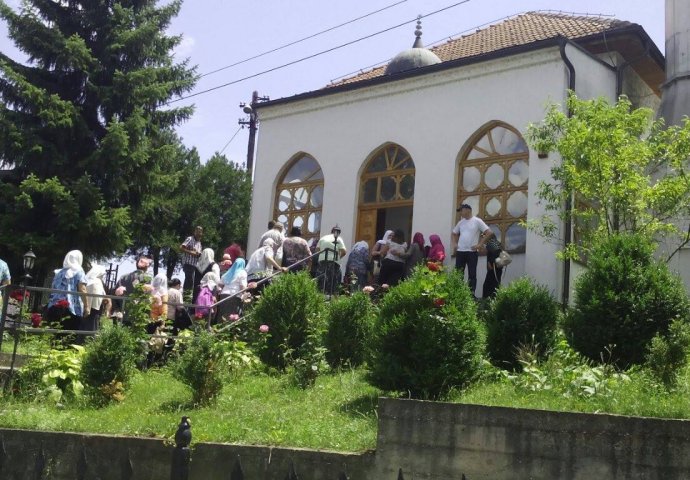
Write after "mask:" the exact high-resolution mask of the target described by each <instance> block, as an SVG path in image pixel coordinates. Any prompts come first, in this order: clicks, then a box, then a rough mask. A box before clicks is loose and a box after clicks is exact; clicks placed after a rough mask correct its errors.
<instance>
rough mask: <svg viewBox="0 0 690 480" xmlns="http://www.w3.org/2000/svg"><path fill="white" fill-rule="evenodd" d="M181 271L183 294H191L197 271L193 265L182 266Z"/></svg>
mask: <svg viewBox="0 0 690 480" xmlns="http://www.w3.org/2000/svg"><path fill="white" fill-rule="evenodd" d="M182 271H183V272H184V284H183V285H182V288H183V289H184V291H185V292H191V291H193V289H194V285H195V280H196V277H197V276H198V275H199V271H198V270H197V269H196V267H195V266H194V265H188V264H184V265H182Z"/></svg>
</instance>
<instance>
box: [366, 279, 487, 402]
mask: <svg viewBox="0 0 690 480" xmlns="http://www.w3.org/2000/svg"><path fill="white" fill-rule="evenodd" d="M379 305H380V310H379V314H378V316H377V319H376V322H375V324H374V329H373V335H372V342H371V358H370V359H369V365H370V368H371V375H370V380H371V381H372V383H373V384H374V385H376V386H378V387H380V388H382V389H384V390H398V391H407V392H409V393H410V394H411V395H413V396H415V397H420V396H421V397H437V396H439V395H441V394H443V393H446V392H447V391H448V390H449V389H450V388H459V389H462V388H464V387H466V386H468V385H469V384H470V383H471V382H473V381H474V380H475V379H477V377H478V375H479V374H480V372H481V368H482V354H483V352H484V346H485V332H484V328H483V326H482V325H481V323H480V322H479V321H478V319H477V313H476V308H477V307H476V305H475V302H474V300H473V298H472V295H471V294H470V290H469V288H468V287H467V284H466V283H465V282H464V281H463V279H462V277H461V276H460V275H458V274H457V273H456V272H452V273H443V272H438V273H437V272H431V271H429V270H428V269H427V268H419V269H417V270H415V271H414V273H413V274H412V276H411V277H410V278H409V279H408V280H407V281H405V282H403V283H401V284H399V285H397V286H396V287H393V288H391V290H390V292H389V293H387V294H386V296H385V297H383V299H382V300H381V303H380V304H379Z"/></svg>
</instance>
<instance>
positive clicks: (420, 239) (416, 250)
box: [405, 232, 426, 277]
mask: <svg viewBox="0 0 690 480" xmlns="http://www.w3.org/2000/svg"><path fill="white" fill-rule="evenodd" d="M425 259H426V255H425V253H424V235H422V234H421V233H420V232H417V233H415V234H414V237H413V238H412V243H411V244H410V247H409V248H408V249H407V252H405V277H408V276H409V275H410V273H412V270H414V268H415V267H416V266H417V265H421V264H423V263H424V260H425Z"/></svg>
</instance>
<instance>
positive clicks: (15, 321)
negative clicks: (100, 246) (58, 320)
mask: <svg viewBox="0 0 690 480" xmlns="http://www.w3.org/2000/svg"><path fill="white" fill-rule="evenodd" d="M324 254H325V255H324ZM322 255H324V257H325V258H324V259H323V260H322V261H324V262H333V260H329V256H330V255H333V258H336V259H337V258H338V257H337V252H336V251H335V250H334V249H330V248H327V249H323V250H319V251H316V252H314V253H313V254H311V255H309V256H308V257H306V258H304V259H302V260H299V261H298V262H295V263H294V264H291V265H290V266H289V267H287V268H288V272H290V271H295V270H297V269H299V267H301V266H304V265H306V264H308V263H309V262H310V261H311V260H313V259H314V258H318V257H320V256H322ZM282 273H283V272H282V270H281V271H276V272H273V273H271V274H270V275H267V276H265V277H263V278H261V279H259V280H257V281H256V282H252V283H255V284H256V286H255V285H252V288H249V286H247V287H246V288H243V289H242V290H240V291H238V292H235V293H234V294H231V295H228V296H227V297H224V298H222V299H220V300H218V301H217V302H215V303H213V304H212V305H198V304H194V303H175V304H170V305H174V306H175V307H176V308H183V309H185V310H186V311H187V312H190V311H191V312H194V311H196V309H197V308H203V309H207V313H206V322H205V326H206V328H207V329H209V330H210V329H211V326H212V324H213V318H214V315H215V312H216V311H217V309H218V307H219V306H221V305H223V304H224V303H225V302H228V301H230V300H231V299H233V298H237V297H240V298H242V297H243V296H244V295H245V294H246V293H251V292H252V291H253V290H254V289H255V288H258V287H260V286H262V285H265V284H267V283H269V282H271V281H272V280H273V279H274V278H275V277H277V276H278V275H280V274H282ZM325 275H326V272H322V273H321V274H317V275H316V276H314V277H313V280H314V281H315V282H317V283H322V285H320V286H321V288H322V289H323V287H324V285H323V283H324V280H325ZM17 290H21V291H22V292H23V295H22V301H21V305H20V306H19V307H18V311H17V306H16V305H13V310H14V311H13V314H12V318H11V319H10V316H9V315H8V308H9V307H10V294H11V292H14V291H17ZM27 292H36V293H41V294H46V293H47V294H52V293H57V294H64V295H72V296H78V297H82V296H86V297H88V298H91V299H93V298H103V299H110V301H111V302H115V301H118V302H121V307H120V308H119V309H118V311H119V312H121V313H122V315H123V317H125V318H126V313H127V309H128V303H129V302H132V301H137V300H136V299H132V298H131V297H129V296H121V295H110V294H95V293H83V292H74V291H67V290H59V289H53V288H45V287H34V286H26V285H3V286H1V287H0V294H1V295H2V313H1V314H0V357H1V356H4V355H5V354H3V353H2V350H3V349H2V347H3V343H4V340H5V336H6V333H7V332H8V331H11V333H12V339H13V348H12V357H11V361H10V366H9V374H8V375H9V376H10V377H11V376H12V373H13V372H14V370H15V366H16V360H17V354H18V352H17V350H18V346H19V340H20V337H23V336H25V335H53V336H66V335H73V336H76V337H78V338H82V339H83V338H84V337H88V336H93V335H97V334H98V330H99V329H100V322H97V323H96V330H74V329H62V328H50V327H49V328H45V327H41V328H37V327H33V326H30V323H28V321H29V318H28V315H27V312H25V306H26V304H27V303H28V302H27V301H26V298H27V295H26V293H27ZM87 314H88V312H84V315H87ZM192 316H193V314H192V315H190V318H191V317H192ZM166 317H167V315H166ZM202 318H203V317H202ZM240 320H246V316H245V317H242V318H240ZM231 325H232V324H229V325H228V326H227V327H222V328H221V329H220V330H219V331H224V330H225V329H226V328H228V327H230V326H231ZM146 336H147V338H149V339H151V338H166V339H170V340H176V338H177V337H176V336H174V335H168V334H165V335H161V334H156V333H153V334H146Z"/></svg>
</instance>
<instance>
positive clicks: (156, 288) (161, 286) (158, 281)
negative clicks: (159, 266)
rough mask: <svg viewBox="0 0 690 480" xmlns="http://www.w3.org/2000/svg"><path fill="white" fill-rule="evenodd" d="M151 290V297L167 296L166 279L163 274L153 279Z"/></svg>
mask: <svg viewBox="0 0 690 480" xmlns="http://www.w3.org/2000/svg"><path fill="white" fill-rule="evenodd" d="M151 288H152V290H151V295H157V296H159V297H162V296H163V295H167V294H168V277H166V276H165V273H159V274H158V275H156V276H155V277H153V282H151Z"/></svg>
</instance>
